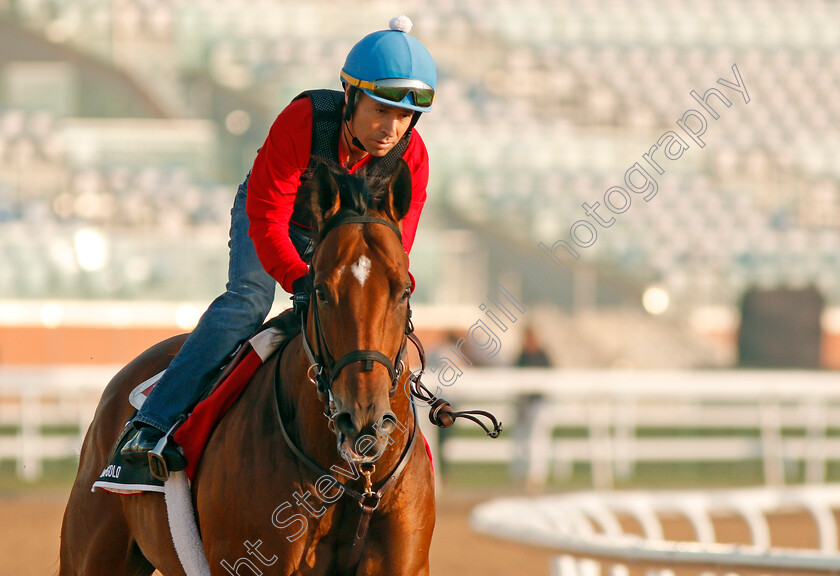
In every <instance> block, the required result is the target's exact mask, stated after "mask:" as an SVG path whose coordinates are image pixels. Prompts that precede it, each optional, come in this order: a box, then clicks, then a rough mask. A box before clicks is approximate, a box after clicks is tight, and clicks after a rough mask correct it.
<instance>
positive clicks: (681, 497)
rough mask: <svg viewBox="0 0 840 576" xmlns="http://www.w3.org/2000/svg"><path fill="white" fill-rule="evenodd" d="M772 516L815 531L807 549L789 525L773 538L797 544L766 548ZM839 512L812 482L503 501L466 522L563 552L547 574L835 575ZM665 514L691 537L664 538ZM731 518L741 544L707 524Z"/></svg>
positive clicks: (834, 499)
mask: <svg viewBox="0 0 840 576" xmlns="http://www.w3.org/2000/svg"><path fill="white" fill-rule="evenodd" d="M779 513H785V514H796V513H798V514H801V515H802V516H804V518H805V521H806V522H808V523H809V524H811V525H812V526H814V525H815V526H816V538H815V540H814V541H813V542H810V543H809V544H806V546H807V545H810V548H801V546H802V545H803V544H802V542H801V538H799V537H798V536H797V535H796V534H795V530H796V528H793V529H791V527H790V526H788V527H787V528H785V529H783V530H779V529H778V528H777V530H776V533H774V534H773V540H774V541H776V542H784V541H786V540H787V541H788V542H790V541H797V548H792V547H785V546H784V544H782V545H779V544H776V545H775V546H772V545H771V528H770V523H769V522H768V517H769V516H770V515H772V514H779ZM838 513H840V485H821V486H808V487H798V488H781V489H780V488H769V487H765V488H752V489H736V490H718V491H705V492H700V491H679V492H668V491H662V492H655V493H654V492H587V493H578V494H566V495H561V496H544V497H538V498H507V499H499V500H494V501H491V502H488V503H485V504H482V505H480V506H478V507H476V508H475V509H474V511H473V513H472V516H471V518H470V522H471V525H472V527H473V528H474V529H475V530H477V531H479V532H483V533H486V534H490V535H493V536H497V537H501V538H505V539H510V540H517V541H520V542H525V543H528V544H534V545H539V546H546V547H551V548H555V549H557V550H559V551H562V554H561V555H559V556H557V557H556V558H555V560H554V561H553V562H552V568H551V569H552V572H551V573H552V576H600V575H603V576H628V575H630V574H644V575H645V576H673V575H674V574H675V573H679V574H695V575H700V576H714V575H720V574H725V575H726V576H737V574H739V573H740V574H747V573H748V574H766V575H770V574H778V575H786V576H790V575H791V574H800V573H804V574H838V573H840V555H838V549H837V545H838V541H837V521H836V518H835V515H836V514H838ZM674 516H679V517H681V518H683V519H685V520H686V521H687V522H688V523H689V524H690V526H691V529H692V530H693V532H694V538H693V540H691V541H674V540H673V539H666V538H665V537H664V535H663V534H664V528H663V518H669V517H674ZM732 516H737V517H739V518H740V519H741V520H742V522H743V523H744V524H745V525H746V527H747V532H748V536H747V538H748V539H749V543H741V544H732V543H721V542H720V540H721V539H720V538H718V535H717V534H716V528H715V519H718V518H722V517H723V518H725V517H732ZM622 518H630V519H632V521H634V522H635V523H636V525H637V526H639V527H640V531H641V534H634V533H628V532H626V531H625V529H624V528H623V527H622ZM786 522H788V523H790V520H787V521H786ZM800 530H802V528H801V527H800ZM804 530H805V531H807V532H809V533H812V532H813V530H810V529H809V528H805V529H804ZM780 531H781V532H784V533H783V534H779V533H778V532H780ZM736 571H737V572H736Z"/></svg>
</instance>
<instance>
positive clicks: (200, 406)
mask: <svg viewBox="0 0 840 576" xmlns="http://www.w3.org/2000/svg"><path fill="white" fill-rule="evenodd" d="M298 333H300V324H299V323H298V321H297V319H296V318H295V317H294V314H293V313H292V310H286V311H285V312H282V313H281V314H280V315H278V316H276V317H275V318H272V319H271V320H269V321H268V322H266V323H265V324H263V326H262V327H260V329H259V330H258V331H257V332H256V333H255V334H254V335H253V336H252V337H251V338H250V339H249V340H248V341H247V342H245V344H243V345H242V346H240V348H239V349H238V350H237V352H236V353H235V354H234V356H233V358H232V359H231V361H230V362H229V363H228V364H227V365H226V366H225V367H224V368H223V369H222V371H221V372H220V373H219V376H218V377H217V378H216V379H215V380H214V381H213V383H212V384H211V385H210V386H209V387H208V390H207V392H205V393H204V395H203V396H202V398H201V400H199V402H198V403H197V404H196V406H195V408H194V409H193V411H192V412H191V413H190V414H189V416H188V417H187V419H186V421H185V422H184V423H183V424H182V425H181V426H180V427H179V428H177V430H175V432H174V433H173V435H172V438H173V439H174V440H175V441H176V442H177V443H178V445H179V446H181V448H182V449H183V451H184V456H185V457H186V458H187V468H186V473H187V477H188V478H189V479H190V480H192V479H193V477H194V475H195V472H196V470H197V468H198V463H199V462H200V461H201V455H202V454H203V452H204V448H205V446H206V445H207V441H208V440H209V439H210V435H211V434H212V433H213V430H214V429H215V427H216V425H217V424H218V422H219V421H220V420H221V418H222V416H224V414H225V413H226V412H227V411H228V410H229V409H230V407H231V406H233V404H234V402H236V400H237V399H238V398H239V396H240V395H241V394H242V392H243V391H244V390H245V387H246V386H247V384H248V382H250V380H251V377H252V376H253V375H254V373H255V372H256V371H257V369H258V368H259V367H260V366H261V365H262V364H263V363H264V362H265V361H266V360H268V358H269V357H271V356H272V355H273V354H274V353H282V350H283V349H284V348H285V347H286V345H288V343H289V342H291V341H292V340H293V339H294V337H295V336H296V335H297V334H298ZM162 375H163V372H160V373H159V374H156V375H154V376H152V377H151V378H149V379H148V380H146V381H144V382H142V383H141V384H139V385H138V386H136V387H135V388H134V389H133V390H132V391H131V392H130V393H129V396H128V400H129V402H130V403H131V405H132V406H133V407H134V408H136V409H138V410H139V409H140V408H141V407H142V406H143V402H144V401H145V399H146V398H147V397H148V395H149V394H150V393H151V391H152V389H153V388H154V386H155V384H157V382H158V381H159V380H160V377H161V376H162ZM132 430H133V427H132V426H131V425H130V420H129V423H128V424H126V427H125V428H124V429H123V431H122V432H121V433H120V435H119V437H118V438H117V441H116V443H115V444H114V446H113V447H112V448H111V451H110V453H109V454H108V464H107V465H106V466H105V468H104V470H103V471H102V474H100V476H99V478H98V479H97V480H96V482H94V483H93V487H92V489H94V490H95V489H97V488H99V489H101V490H104V491H106V492H112V493H117V494H140V493H142V492H163V485H164V482H163V480H161V479H160V478H158V477H156V476H155V475H153V474H152V472H151V470H150V469H149V468H147V467H142V468H138V467H133V466H129V465H127V464H126V463H125V462H124V461H123V459H122V457H121V456H120V450H121V449H122V446H123V444H125V442H127V441H128V439H129V438H130V436H131V435H130V432H131V431H132Z"/></svg>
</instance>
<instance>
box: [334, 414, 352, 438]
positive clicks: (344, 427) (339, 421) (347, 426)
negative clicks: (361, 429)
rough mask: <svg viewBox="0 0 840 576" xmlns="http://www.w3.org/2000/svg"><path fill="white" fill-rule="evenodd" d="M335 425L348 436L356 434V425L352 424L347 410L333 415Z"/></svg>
mask: <svg viewBox="0 0 840 576" xmlns="http://www.w3.org/2000/svg"><path fill="white" fill-rule="evenodd" d="M335 426H336V428H338V430H339V431H340V432H341V433H342V434H344V435H345V436H347V437H348V438H354V437H355V436H356V426H355V425H354V424H353V417H352V416H351V415H350V413H349V412H342V413H341V414H339V415H338V416H336V417H335Z"/></svg>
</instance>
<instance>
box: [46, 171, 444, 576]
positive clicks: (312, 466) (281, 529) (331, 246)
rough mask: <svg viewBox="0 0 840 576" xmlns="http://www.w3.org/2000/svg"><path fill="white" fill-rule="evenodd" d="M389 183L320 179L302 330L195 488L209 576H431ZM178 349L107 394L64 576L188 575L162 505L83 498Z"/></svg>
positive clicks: (161, 349)
mask: <svg viewBox="0 0 840 576" xmlns="http://www.w3.org/2000/svg"><path fill="white" fill-rule="evenodd" d="M385 184H386V185H384V186H382V187H379V189H378V190H377V189H374V191H371V189H372V188H373V186H368V185H366V183H365V181H364V180H363V179H361V178H359V177H357V176H351V175H348V174H340V173H335V172H334V171H332V170H330V169H328V168H326V167H324V166H319V167H318V168H317V169H316V170H314V173H313V176H312V178H311V182H310V187H311V193H310V204H311V210H312V216H313V223H314V229H313V232H314V236H313V237H314V238H315V239H316V242H315V249H314V253H313V258H312V264H311V269H312V275H311V279H312V287H313V290H312V297H311V301H310V306H309V311H308V315H307V317H306V319H305V322H303V331H302V333H301V334H299V335H297V336H295V338H294V339H293V340H292V341H291V342H290V343H289V344H288V346H287V347H286V349H285V352H284V353H283V354H282V355H281V356H280V357H279V358H278V355H274V356H272V357H271V358H269V359H268V360H267V361H266V362H265V363H264V364H263V365H262V366H261V367H260V368H259V369H258V371H257V372H256V374H255V376H254V378H253V379H252V381H251V382H250V383H249V385H248V386H247V387H246V388H245V390H244V391H243V392H242V395H241V396H240V397H239V399H238V400H237V401H236V403H235V404H234V405H233V406H232V407H231V409H230V410H229V411H228V412H227V414H226V415H225V416H224V417H223V418H222V420H221V421H220V422H219V423H218V425H217V427H216V429H215V431H214V432H213V434H212V436H211V438H210V440H209V442H208V444H207V447H206V450H205V452H204V456H203V458H202V459H201V462H200V464H199V466H198V469H197V471H196V474H195V477H194V479H193V483H192V496H193V502H194V506H195V514H196V517H197V524H198V529H199V531H200V534H201V538H202V540H203V544H204V553H205V556H206V559H207V562H208V564H209V568H210V573H211V574H212V575H214V576H215V575H219V576H222V575H229V574H238V575H239V576H242V575H248V576H250V575H252V574H262V573H270V574H283V575H291V574H301V575H312V576H316V575H333V574H356V575H362V574H365V575H380V574H381V575H385V574H389V575H399V574H404V575H411V576H417V575H423V574H428V573H429V548H430V545H431V540H432V532H433V530H434V525H435V496H434V480H433V471H432V467H431V462H430V460H429V457H428V455H427V453H426V450H425V449H424V446H423V442H422V441H418V440H417V437H418V436H419V435H420V432H419V429H418V428H417V426H416V417H415V416H416V413H415V411H414V409H413V404H412V399H411V396H410V395H409V394H405V393H403V389H404V385H405V383H406V382H407V380H410V378H411V376H412V375H411V373H410V371H408V370H405V369H404V368H405V365H404V363H402V362H401V360H402V357H403V356H404V352H405V347H406V340H407V337H406V335H407V333H408V332H409V330H408V328H409V327H411V320H410V308H409V304H408V300H409V296H410V294H411V289H412V285H411V278H410V275H409V273H408V257H407V255H406V253H405V250H404V249H403V245H402V242H401V239H400V234H401V229H402V228H401V223H400V222H401V220H402V218H403V217H404V216H405V215H406V213H407V212H408V209H409V207H410V204H411V175H410V172H409V170H408V167H407V166H406V165H405V163H404V162H403V161H402V160H400V165H399V166H398V167H397V169H396V170H395V172H394V174H393V176H392V177H391V178H390V181H388V182H387V183H385ZM184 338H185V337H184V336H179V337H174V338H172V339H169V340H166V341H164V342H161V343H159V344H157V345H155V346H153V347H152V348H150V349H149V350H147V351H145V352H144V353H142V354H141V355H140V356H139V357H137V358H136V359H135V360H133V361H132V362H131V363H130V364H128V365H127V366H126V367H125V368H123V369H122V370H121V371H120V372H119V373H118V374H117V375H116V376H115V377H114V379H113V380H112V381H111V382H110V383H109V384H108V386H107V387H106V389H105V391H104V393H103V395H102V399H101V401H100V404H99V406H98V408H97V411H96V414H95V417H94V420H93V423H92V424H91V426H90V429H89V430H88V432H87V435H86V437H85V441H84V444H83V447H82V452H81V458H80V463H79V471H78V475H77V478H76V481H75V484H74V486H73V488H72V491H71V495H70V499H69V502H68V505H67V509H66V511H65V515H64V520H63V523H62V528H61V551H60V567H59V574H60V575H61V576H71V575H78V576H81V575H84V576H92V575H98V574H108V575H113V576H123V575H125V576H129V575H131V576H139V575H149V574H151V573H152V572H153V571H154V570H155V569H157V570H159V571H160V572H161V573H163V574H164V575H165V576H179V575H182V574H184V573H185V572H184V569H183V568H182V566H181V563H180V562H179V560H178V557H177V555H176V551H175V549H174V546H173V544H172V538H171V536H170V531H169V527H168V523H167V511H166V507H165V503H164V498H163V496H162V495H161V494H159V493H148V492H147V493H143V494H140V495H129V496H122V495H114V494H107V493H104V492H101V491H96V492H91V485H92V484H93V482H94V481H96V479H97V477H98V476H99V474H100V472H101V471H102V469H103V467H104V466H105V465H106V463H107V462H106V457H107V454H108V452H109V450H110V448H111V445H112V443H113V441H114V439H115V438H116V437H117V436H118V434H119V433H120V431H121V430H122V428H123V427H124V425H125V423H126V421H127V420H128V419H129V418H130V417H131V415H132V412H133V408H131V406H130V405H129V404H128V402H127V397H128V394H129V392H130V391H131V390H132V389H133V388H134V387H135V386H136V385H137V384H139V383H140V382H143V381H144V380H146V379H147V378H150V377H151V376H153V375H155V374H157V373H158V372H160V371H161V370H163V369H164V368H165V367H166V366H167V365H168V363H169V361H170V360H171V359H172V357H173V356H174V354H175V353H176V352H177V350H178V349H179V347H180V346H181V344H182V343H183V341H184ZM275 375H277V376H278V379H279V382H280V384H279V385H276V386H275ZM313 382H314V383H315V384H316V385H313ZM438 408H440V406H438ZM436 411H437V410H436ZM325 414H326V417H325ZM421 440H422V438H421ZM319 471H321V472H325V474H319ZM360 535H361V540H362V542H361V545H360V544H358V540H359V539H360V538H359V536H360Z"/></svg>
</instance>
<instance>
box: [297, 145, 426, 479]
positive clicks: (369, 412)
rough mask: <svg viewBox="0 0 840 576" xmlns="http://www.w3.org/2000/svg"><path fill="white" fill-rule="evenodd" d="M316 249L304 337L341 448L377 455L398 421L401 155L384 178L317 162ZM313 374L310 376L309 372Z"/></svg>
mask: <svg viewBox="0 0 840 576" xmlns="http://www.w3.org/2000/svg"><path fill="white" fill-rule="evenodd" d="M309 189H310V194H311V195H310V204H311V210H312V216H313V218H312V221H313V225H314V238H315V239H316V244H315V250H314V253H313V257H312V287H313V293H312V297H311V300H310V307H309V317H308V320H307V329H306V336H307V338H308V342H309V346H310V348H311V351H312V353H313V357H314V358H315V359H316V364H320V366H315V368H310V371H311V372H312V371H314V372H315V374H316V375H317V377H316V380H317V382H318V385H319V390H320V392H321V393H322V394H324V395H325V400H326V401H327V402H328V403H329V407H328V408H329V416H330V418H331V419H332V420H333V422H334V424H335V432H336V436H337V439H338V451H339V453H340V455H341V456H343V457H344V458H345V459H349V460H352V461H354V462H357V463H363V462H371V461H373V460H375V459H376V458H378V456H379V455H380V454H381V453H382V451H383V450H384V449H385V448H386V447H387V445H388V443H389V439H388V435H389V434H390V433H391V432H393V430H394V429H395V428H396V427H397V426H398V424H399V420H398V419H397V417H396V415H395V414H394V412H393V410H392V407H391V403H390V398H391V396H393V392H394V391H395V387H396V383H397V380H398V379H399V377H400V374H401V372H402V365H401V360H402V358H401V356H402V355H403V352H404V349H405V341H406V336H405V335H406V326H407V322H408V320H409V319H408V310H409V308H408V299H409V296H410V294H411V277H410V276H409V274H408V257H407V256H406V253H405V250H404V249H403V244H402V241H401V238H400V235H401V230H402V226H401V224H400V222H401V220H402V219H403V217H404V216H405V215H406V213H407V212H408V209H409V206H410V204H411V173H410V171H409V169H408V166H407V165H406V164H405V162H404V161H402V160H400V163H399V165H398V166H397V169H396V170H395V171H394V173H393V176H392V177H391V178H390V180H389V181H387V182H371V183H370V185H368V182H367V181H366V180H365V179H364V178H362V177H359V176H355V175H349V174H346V173H341V172H339V171H337V170H336V169H330V168H328V167H327V166H326V165H324V164H320V165H319V166H318V167H317V168H316V169H315V170H314V173H313V174H312V177H311V180H310V182H309ZM311 375H312V374H311Z"/></svg>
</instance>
